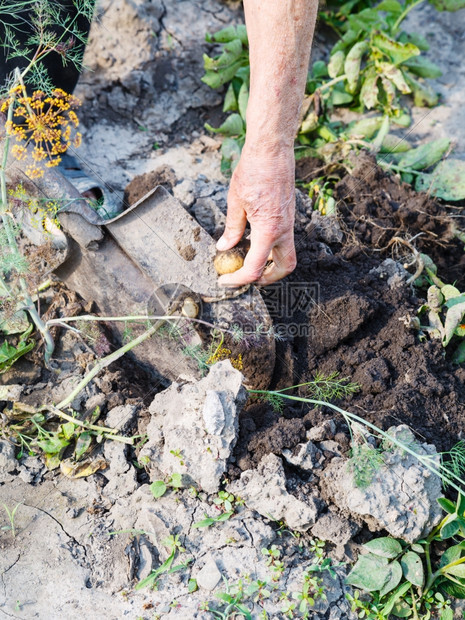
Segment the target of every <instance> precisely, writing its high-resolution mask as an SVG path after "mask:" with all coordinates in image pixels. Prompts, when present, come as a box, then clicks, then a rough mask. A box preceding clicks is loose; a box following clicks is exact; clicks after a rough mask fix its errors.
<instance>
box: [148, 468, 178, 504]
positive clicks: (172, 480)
mask: <svg viewBox="0 0 465 620" xmlns="http://www.w3.org/2000/svg"><path fill="white" fill-rule="evenodd" d="M182 486H183V484H182V475H181V474H176V473H174V474H171V476H170V477H169V478H168V481H167V482H163V480H155V481H154V482H152V484H151V485H150V490H151V492H152V495H153V496H154V498H155V499H158V498H159V497H163V495H164V494H165V493H166V491H167V490H168V488H172V489H174V490H175V491H178V490H179V489H181V488H182Z"/></svg>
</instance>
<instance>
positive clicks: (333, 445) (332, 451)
mask: <svg viewBox="0 0 465 620" xmlns="http://www.w3.org/2000/svg"><path fill="white" fill-rule="evenodd" d="M320 449H321V450H323V452H328V453H329V455H330V456H331V455H336V456H341V446H340V445H339V444H338V443H337V441H333V440H332V439H326V441H320Z"/></svg>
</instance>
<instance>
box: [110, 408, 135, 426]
mask: <svg viewBox="0 0 465 620" xmlns="http://www.w3.org/2000/svg"><path fill="white" fill-rule="evenodd" d="M136 414H137V407H136V406H135V405H119V406H118V407H114V408H113V409H111V410H110V411H109V412H108V413H107V415H106V418H105V426H109V427H110V428H117V429H118V431H121V432H124V431H126V430H127V429H128V428H129V426H130V425H131V423H132V422H133V421H134V419H135V417H136Z"/></svg>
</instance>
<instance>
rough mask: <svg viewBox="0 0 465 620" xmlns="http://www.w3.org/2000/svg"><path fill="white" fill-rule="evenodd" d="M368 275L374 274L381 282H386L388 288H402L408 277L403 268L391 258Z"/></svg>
mask: <svg viewBox="0 0 465 620" xmlns="http://www.w3.org/2000/svg"><path fill="white" fill-rule="evenodd" d="M370 273H371V274H376V275H377V276H378V277H379V278H380V279H381V280H386V282H387V285H388V286H389V288H396V287H399V286H402V285H403V284H404V283H405V280H406V279H407V278H408V277H409V276H410V274H409V272H408V271H407V270H406V269H405V268H404V266H403V265H401V264H400V263H398V262H397V261H395V260H392V258H386V259H385V260H383V262H382V263H381V265H379V266H378V267H375V268H374V269H372V270H371V271H370Z"/></svg>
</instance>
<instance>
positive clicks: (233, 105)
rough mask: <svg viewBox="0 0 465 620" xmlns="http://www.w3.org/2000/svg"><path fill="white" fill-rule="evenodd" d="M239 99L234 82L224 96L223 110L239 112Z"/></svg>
mask: <svg viewBox="0 0 465 620" xmlns="http://www.w3.org/2000/svg"><path fill="white" fill-rule="evenodd" d="M237 109H238V107H237V99H236V93H235V92H234V87H233V85H232V83H231V84H230V85H229V86H228V90H227V91H226V94H225V96H224V102H223V112H237Z"/></svg>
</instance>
